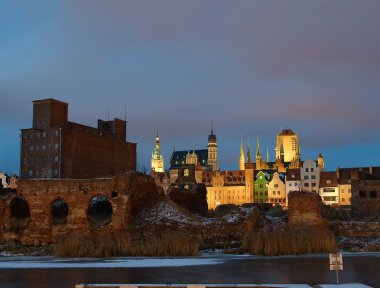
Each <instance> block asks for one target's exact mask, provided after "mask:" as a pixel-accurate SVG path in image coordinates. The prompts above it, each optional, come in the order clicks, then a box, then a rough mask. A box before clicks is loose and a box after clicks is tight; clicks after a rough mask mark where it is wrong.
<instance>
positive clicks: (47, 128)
mask: <svg viewBox="0 0 380 288" xmlns="http://www.w3.org/2000/svg"><path fill="white" fill-rule="evenodd" d="M20 154H21V157H20V170H21V171H20V177H21V178H23V179H27V178H77V179H81V178H94V177H102V176H111V175H115V174H118V173H123V172H127V171H130V170H135V169H136V144H135V143H130V142H127V141H126V121H123V120H120V119H114V120H113V121H103V120H98V128H93V127H88V126H85V125H81V124H77V123H74V122H70V121H68V104H67V103H64V102H61V101H58V100H55V99H45V100H36V101H33V126H32V128H29V129H21V153H20Z"/></svg>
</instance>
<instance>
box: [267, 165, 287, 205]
mask: <svg viewBox="0 0 380 288" xmlns="http://www.w3.org/2000/svg"><path fill="white" fill-rule="evenodd" d="M268 202H269V203H273V204H280V205H281V206H286V186H285V182H284V181H283V180H282V179H281V178H280V174H278V173H277V172H275V173H273V176H272V180H271V181H270V182H269V184H268Z"/></svg>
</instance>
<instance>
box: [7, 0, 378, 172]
mask: <svg viewBox="0 0 380 288" xmlns="http://www.w3.org/2000/svg"><path fill="white" fill-rule="evenodd" d="M4 3H5V4H4ZM26 3H27V2H25V3H23V4H25V5H23V4H20V5H17V4H14V2H13V1H12V2H2V4H0V5H1V6H2V7H0V8H2V9H0V11H2V12H0V24H1V26H2V27H7V29H5V30H3V31H1V32H0V37H1V39H4V41H2V43H1V44H0V52H1V53H0V97H1V100H2V105H1V108H0V120H2V122H4V123H18V124H17V125H19V126H21V127H27V126H30V123H31V112H32V109H31V101H32V100H34V99H40V98H49V97H53V98H57V99H60V100H63V101H66V102H68V103H69V104H70V106H69V109H70V110H69V113H70V114H69V115H70V118H71V120H73V121H76V122H79V123H83V124H87V125H91V126H94V125H95V123H96V119H97V118H105V117H107V107H109V108H110V111H111V113H110V114H111V115H110V116H111V117H113V116H116V117H119V118H124V104H126V105H127V120H128V121H129V124H128V125H129V130H128V131H129V135H130V140H131V141H134V142H139V143H140V144H139V145H140V148H141V149H140V148H139V153H140V154H139V157H141V159H142V160H141V162H143V163H146V164H145V165H148V158H149V155H150V150H151V149H150V148H149V145H148V143H150V142H152V141H153V140H154V139H153V136H152V135H153V134H152V131H153V133H154V131H155V129H156V128H157V127H158V128H159V129H160V130H162V131H163V139H164V138H165V139H166V141H164V142H166V143H167V144H168V145H169V147H170V148H168V149H167V150H168V152H167V153H170V150H171V149H172V146H173V143H176V146H178V147H184V148H183V149H185V147H187V146H190V145H196V143H200V144H198V145H196V146H197V148H199V146H202V145H203V144H202V145H201V143H204V139H206V137H207V130H208V127H209V123H210V122H211V120H214V122H215V124H216V126H217V127H218V131H219V135H220V136H221V137H220V141H227V142H225V143H223V142H221V143H220V145H225V147H234V146H236V143H238V141H239V135H240V131H241V130H244V131H247V133H248V132H249V134H253V135H252V136H253V137H254V135H255V134H260V135H262V137H263V141H264V142H267V143H271V142H272V143H274V141H275V140H274V139H275V134H276V133H277V132H278V130H279V129H280V127H286V126H288V127H291V128H294V130H295V131H296V132H298V133H299V135H300V138H301V143H302V144H303V145H304V146H305V149H315V147H321V149H322V148H323V147H330V146H337V145H342V144H344V143H359V144H360V143H372V142H373V141H378V140H379V137H380V136H377V135H379V133H378V125H377V123H379V121H380V114H379V113H378V111H377V107H379V105H380V99H379V97H378V94H379V91H380V81H378V80H379V79H378V75H380V34H379V33H378V31H377V30H378V27H379V26H380V18H379V17H378V13H377V11H379V9H380V3H378V2H374V1H361V2H360V3H359V2H357V1H327V0H326V1H317V2H305V1H286V2H278V1H238V2H236V3H234V4H232V3H231V2H230V1H220V0H219V1H198V0H195V1H180V2H179V1H166V0H164V1H116V0H115V1H112V2H109V1H108V2H105V1H91V2H88V1H64V2H61V3H50V2H47V3H40V4H36V3H34V4H33V5H30V4H29V5H27V4H26ZM10 107H17V111H19V113H14V112H13V110H12V109H10ZM202 137H203V138H202ZM234 137H236V139H234ZM134 139H136V140H134ZM222 143H223V144H222ZM268 145H269V144H268ZM273 145H274V144H273ZM189 148H190V147H189ZM0 153H3V152H2V151H0ZM234 153H235V151H229V150H226V152H225V155H226V156H225V158H226V159H232V158H233V157H234V156H233V155H234ZM166 156H167V158H168V156H169V155H166ZM17 162H18V160H17Z"/></svg>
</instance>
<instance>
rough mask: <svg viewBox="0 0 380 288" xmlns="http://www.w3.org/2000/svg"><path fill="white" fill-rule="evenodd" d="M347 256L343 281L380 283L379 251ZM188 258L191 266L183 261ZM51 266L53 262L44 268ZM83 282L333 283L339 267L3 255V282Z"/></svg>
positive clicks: (217, 258)
mask: <svg viewBox="0 0 380 288" xmlns="http://www.w3.org/2000/svg"><path fill="white" fill-rule="evenodd" d="M189 259H190V260H189ZM36 260H37V262H36ZM189 261H191V262H192V263H189ZM343 261H344V271H340V272H339V278H340V281H341V283H354V282H356V283H358V282H360V283H363V284H367V285H370V286H372V287H380V272H379V271H380V270H379V267H380V253H361V254H344V255H343ZM187 264H192V266H185V265H187ZM49 266H50V267H55V268H49V269H46V268H40V267H49ZM152 266H153V267H152ZM9 267H24V268H11V269H9ZM26 267H28V268H26ZM57 267H60V268H57ZM84 267H86V268H84ZM105 267H108V268H105ZM110 267H112V268H110ZM79 283H98V284H101V283H141V284H149V283H154V284H196V283H207V284H210V283H214V284H220V283H229V284H234V283H241V284H260V283H261V284H262V283H272V284H275V283H306V284H317V283H335V272H334V271H330V270H329V259H328V255H327V254H325V255H323V254H321V255H312V256H292V257H255V256H228V255H202V256H200V257H191V258H187V259H183V258H174V259H173V258H171V259H157V258H138V259H136V258H112V259H108V260H104V259H100V260H94V259H87V260H78V259H74V260H67V259H57V258H51V257H44V258H30V257H23V258H20V257H17V258H15V257H2V258H0V287H1V288H3V287H4V288H8V287H11V288H21V287H28V288H37V287H38V288H41V287H46V288H48V287H49V288H51V287H54V288H68V287H70V288H73V287H74V286H75V284H79Z"/></svg>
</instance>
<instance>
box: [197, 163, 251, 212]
mask: <svg viewBox="0 0 380 288" xmlns="http://www.w3.org/2000/svg"><path fill="white" fill-rule="evenodd" d="M197 181H198V180H197ZM199 182H200V181H199ZM202 182H203V183H204V184H206V188H207V203H208V209H215V207H216V206H218V205H222V204H235V205H241V204H244V203H251V202H253V188H254V180H253V169H252V168H249V167H248V169H247V167H246V168H245V170H233V171H215V172H203V179H202Z"/></svg>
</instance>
